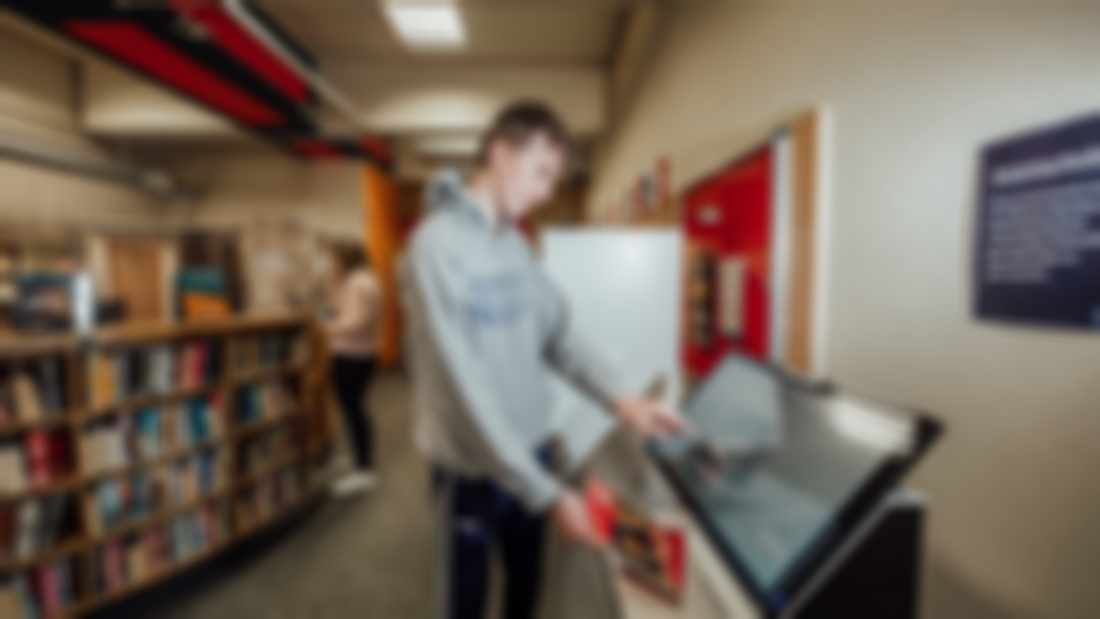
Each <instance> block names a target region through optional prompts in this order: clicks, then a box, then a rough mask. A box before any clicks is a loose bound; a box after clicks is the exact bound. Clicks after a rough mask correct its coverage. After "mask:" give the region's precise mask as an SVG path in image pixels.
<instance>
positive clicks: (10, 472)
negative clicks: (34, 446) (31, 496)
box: [0, 440, 28, 496]
mask: <svg viewBox="0 0 1100 619" xmlns="http://www.w3.org/2000/svg"><path fill="white" fill-rule="evenodd" d="M27 486H28V478H27V473H26V466H25V465H24V462H23V447H22V445H21V444H20V443H19V442H18V441H15V440H9V441H4V442H2V443H0V496H3V495H12V494H18V493H20V492H23V491H24V490H26V489H27Z"/></svg>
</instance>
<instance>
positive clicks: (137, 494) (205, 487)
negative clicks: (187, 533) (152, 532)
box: [86, 448, 228, 535]
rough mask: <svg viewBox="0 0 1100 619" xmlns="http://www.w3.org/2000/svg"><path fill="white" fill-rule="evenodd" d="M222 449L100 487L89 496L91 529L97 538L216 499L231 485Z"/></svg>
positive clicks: (226, 459)
mask: <svg viewBox="0 0 1100 619" xmlns="http://www.w3.org/2000/svg"><path fill="white" fill-rule="evenodd" d="M227 462H228V458H226V457H224V454H223V453H222V450H221V449H220V448H213V449H211V450H210V451H207V452H201V453H199V454H196V455H193V456H189V457H186V458H182V459H180V460H177V461H174V462H167V463H164V464H161V465H159V466H158V467H156V468H155V469H148V470H140V471H131V472H129V473H127V474H124V475H119V476H117V477H114V478H111V479H104V480H102V481H99V482H98V483H96V484H95V485H94V487H93V489H92V491H91V492H90V493H89V494H88V497H87V499H86V500H87V501H89V509H88V510H87V512H88V514H89V519H88V525H89V528H90V529H91V530H92V532H93V534H94V535H102V534H103V533H106V532H109V531H111V530H114V529H116V528H118V527H121V526H124V525H126V524H128V523H131V522H135V521H139V520H141V519H143V518H146V517H148V516H151V515H152V514H154V513H156V512H158V511H160V510H164V509H170V508H174V507H179V506H181V505H184V504H187V503H191V502H194V501H198V500H200V499H202V498H205V497H209V496H212V495H213V494H214V493H216V492H218V491H220V490H222V489H223V488H225V487H226V485H227V483H228V475H227V474H226V473H227V467H226V463H227Z"/></svg>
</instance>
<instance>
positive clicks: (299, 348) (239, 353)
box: [233, 332, 308, 372]
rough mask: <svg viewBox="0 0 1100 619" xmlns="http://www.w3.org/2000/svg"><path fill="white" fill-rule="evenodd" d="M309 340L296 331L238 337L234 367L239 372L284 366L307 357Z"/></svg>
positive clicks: (235, 344) (235, 346) (235, 343)
mask: <svg viewBox="0 0 1100 619" xmlns="http://www.w3.org/2000/svg"><path fill="white" fill-rule="evenodd" d="M306 346H308V340H306V339H305V338H304V337H302V336H300V335H298V334H297V333H296V332H287V333H273V334H265V335H254V336H246V337H240V338H237V340H236V341H235V342H234V355H233V356H234V360H233V363H234V367H235V368H236V370H237V371H239V372H249V371H254V370H261V369H274V368H279V367H284V366H286V365H288V364H292V363H296V362H299V361H302V360H304V359H305V353H306Z"/></svg>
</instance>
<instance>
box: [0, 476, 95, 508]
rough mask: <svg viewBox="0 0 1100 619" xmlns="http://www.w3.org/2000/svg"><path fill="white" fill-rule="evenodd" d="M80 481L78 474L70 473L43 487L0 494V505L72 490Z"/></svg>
mask: <svg viewBox="0 0 1100 619" xmlns="http://www.w3.org/2000/svg"><path fill="white" fill-rule="evenodd" d="M80 482H81V477H80V476H79V475H76V474H70V475H68V476H66V477H65V478H64V479H63V480H61V481H59V482H56V483H53V484H50V485H49V486H47V487H45V488H26V489H24V490H21V491H19V492H16V493H14V494H0V505H4V504H7V503H17V502H21V501H25V500H27V499H34V498H38V497H44V496H49V495H52V494H61V493H63V492H72V491H74V490H76V489H77V488H78V487H79V486H80Z"/></svg>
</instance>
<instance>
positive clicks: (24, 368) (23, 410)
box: [0, 357, 67, 428]
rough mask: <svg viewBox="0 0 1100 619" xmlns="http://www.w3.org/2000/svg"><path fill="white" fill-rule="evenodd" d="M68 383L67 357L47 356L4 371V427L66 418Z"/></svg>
mask: <svg viewBox="0 0 1100 619" xmlns="http://www.w3.org/2000/svg"><path fill="white" fill-rule="evenodd" d="M66 380H67V373H66V370H65V359H64V358H63V357H43V358H42V359H39V360H36V361H34V362H30V363H24V364H20V365H19V366H17V367H9V368H5V369H4V370H3V371H0V428H2V427H4V426H5V425H8V424H14V423H19V422H35V421H42V420H45V419H51V418H57V417H61V416H63V415H64V414H65V407H66V404H67V399H66V396H65V394H66V392H67V389H66V388H65V384H66V383H65V381H66Z"/></svg>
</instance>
